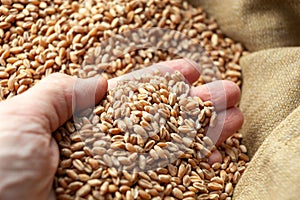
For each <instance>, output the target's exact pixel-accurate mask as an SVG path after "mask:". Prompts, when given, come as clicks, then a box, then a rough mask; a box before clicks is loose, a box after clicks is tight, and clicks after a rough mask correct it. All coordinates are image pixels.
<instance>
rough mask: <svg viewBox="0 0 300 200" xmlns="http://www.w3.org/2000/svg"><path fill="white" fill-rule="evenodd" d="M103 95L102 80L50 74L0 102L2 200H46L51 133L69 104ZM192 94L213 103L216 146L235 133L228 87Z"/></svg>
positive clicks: (192, 75)
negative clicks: (215, 114) (32, 85)
mask: <svg viewBox="0 0 300 200" xmlns="http://www.w3.org/2000/svg"><path fill="white" fill-rule="evenodd" d="M161 65H163V66H169V67H170V68H172V69H175V70H179V71H180V72H181V73H182V74H183V75H184V76H185V78H186V79H187V80H188V81H189V82H193V81H195V80H197V79H198V77H199V75H200V73H199V71H198V70H197V69H196V68H195V67H194V66H193V65H192V64H191V63H189V62H187V61H185V60H175V61H168V62H164V63H161ZM183 66H184V68H183ZM115 83H116V80H115V79H114V80H110V81H109V82H108V87H109V88H110V87H112V86H113V85H114V84H115ZM106 90H107V82H106V80H104V79H103V78H99V77H96V78H92V79H87V80H78V79H77V81H76V80H75V79H73V78H71V77H69V76H66V75H63V74H53V75H50V76H49V77H47V78H45V79H44V80H42V81H41V82H40V83H39V84H37V85H36V86H34V87H33V88H32V89H30V90H29V91H27V92H25V93H23V94H21V95H18V96H16V97H14V98H12V99H10V100H7V101H5V102H2V103H0V111H1V112H0V121H1V124H0V133H1V134H0V159H1V162H0V176H1V182H0V195H1V198H3V199H6V200H9V199H34V198H36V199H48V197H49V193H50V191H51V188H52V181H53V177H54V174H55V171H56V169H57V165H58V158H59V155H58V154H59V153H58V147H57V144H56V142H55V141H54V140H53V139H52V137H51V133H52V132H53V131H54V130H55V129H57V128H58V127H60V126H61V125H62V124H63V123H64V122H65V121H66V120H67V119H69V118H70V117H71V116H72V110H73V109H72V101H73V100H75V101H76V102H77V104H76V107H77V108H78V109H83V108H86V107H89V106H93V104H94V103H95V102H96V103H97V102H99V101H100V100H101V99H102V98H103V96H104V95H105V93H106ZM95 91H96V93H95ZM191 95H197V96H199V97H200V98H202V99H203V100H211V101H212V102H213V103H214V106H215V107H216V109H217V111H218V119H217V120H218V123H217V124H216V126H215V128H213V129H210V130H209V131H208V132H207V135H208V136H209V137H211V138H212V140H213V141H214V142H216V144H220V143H222V142H223V141H224V140H225V139H226V138H227V137H229V136H230V135H231V134H233V133H234V132H235V131H236V130H237V129H239V128H240V126H241V124H242V119H243V117H242V114H241V112H240V111H239V110H238V109H237V108H234V105H235V104H236V103H237V101H238V100H239V96H240V92H239V89H238V87H237V86H235V85H234V84H233V83H231V82H228V81H217V82H215V83H210V84H207V85H205V86H200V87H196V88H192V90H191ZM209 159H210V162H211V163H212V162H216V161H218V162H221V155H220V153H218V151H215V152H214V153H213V154H212V156H211V157H210V158H209ZM53 198H54V196H53Z"/></svg>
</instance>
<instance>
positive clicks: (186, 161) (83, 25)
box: [0, 0, 249, 200]
mask: <svg viewBox="0 0 300 200" xmlns="http://www.w3.org/2000/svg"><path fill="white" fill-rule="evenodd" d="M0 14H1V16H0V101H1V100H5V99H8V98H11V97H13V96H15V95H18V94H21V93H23V92H25V91H26V90H27V89H28V88H30V87H32V86H33V85H35V84H36V83H37V82H38V81H39V80H41V79H42V78H44V77H45V76H47V75H49V74H51V73H54V72H61V73H65V74H69V75H71V76H75V77H80V78H87V77H92V76H95V75H96V74H99V73H100V74H102V75H103V76H105V77H106V78H112V77H116V76H121V75H123V74H125V73H128V72H131V71H134V70H136V69H140V68H144V67H146V66H149V65H151V64H153V63H157V62H159V61H165V60H171V59H174V58H180V57H185V58H189V59H191V60H193V61H195V62H196V63H198V64H200V65H201V66H202V75H201V77H200V78H199V80H198V81H196V82H195V83H194V85H201V84H205V83H207V82H211V81H214V80H218V79H228V80H232V81H233V82H235V83H236V84H237V85H239V86H241V69H240V66H239V59H240V57H241V56H242V55H245V54H246V53H247V52H246V51H244V49H243V47H242V45H241V44H239V43H236V42H234V41H233V40H232V39H230V38H228V37H226V36H224V35H223V34H222V32H221V31H220V29H219V27H218V25H217V23H216V22H215V20H214V19H212V18H209V17H208V16H207V15H206V13H205V12H204V11H203V10H202V8H200V7H198V8H193V7H192V6H190V5H189V4H188V3H187V2H185V1H182V0H164V1H161V0H147V1H146V0H128V1H117V0H114V1H113V0H110V1H103V0H85V1H72V0H68V1H63V0H54V1H50V0H49V1H44V0H42V1H38V0H1V1H0ZM170 76H172V75H170ZM155 77H156V78H155ZM155 77H154V76H153V77H152V78H153V80H158V79H160V78H163V79H166V80H167V79H168V78H167V77H161V76H155ZM158 77H160V78H158ZM144 78H145V79H149V77H144ZM172 78H175V79H176V77H172ZM169 81H170V80H169ZM149 82H150V80H149ZM171 82H172V81H171ZM178 83H181V84H183V82H182V81H178ZM134 84H137V85H139V84H142V83H133V85H134ZM126 85H127V83H126ZM183 85H184V84H183ZM153 87H154V86H153ZM162 87H163V88H155V87H154V88H155V90H154V91H153V88H152V87H151V86H150V85H149V84H144V85H143V86H142V88H143V89H140V90H141V91H139V90H137V92H138V93H140V95H138V94H137V93H134V92H133V90H132V92H131V93H130V91H124V94H127V96H128V98H129V96H130V95H133V96H134V94H135V95H137V97H136V98H137V99H138V100H139V103H140V104H142V105H141V106H142V107H143V109H144V110H140V109H137V110H133V111H132V113H131V114H134V115H135V116H136V117H134V118H132V119H131V120H126V122H127V123H129V124H131V123H132V124H133V126H132V131H130V132H129V133H131V132H132V134H129V135H128V134H127V135H126V134H124V135H123V137H124V138H123V139H120V138H119V137H120V136H117V135H120V133H123V132H122V127H123V128H124V127H125V125H126V123H125V122H124V121H123V122H124V123H125V125H124V124H123V125H122V122H121V120H115V121H108V122H107V123H105V121H107V120H109V118H107V119H106V117H105V116H104V114H102V113H106V114H107V115H110V114H112V113H116V112H117V110H118V109H116V108H117V107H114V106H113V105H111V104H109V103H107V102H109V101H111V100H112V99H111V98H110V97H109V96H110V95H111V96H114V95H115V94H114V93H113V91H111V92H110V93H109V95H108V96H107V97H106V100H104V101H103V102H101V104H100V105H98V106H97V107H96V108H95V110H94V112H93V114H95V116H94V117H93V118H84V117H83V118H81V120H82V121H80V120H79V122H78V123H76V122H74V121H73V120H69V121H68V122H67V123H66V124H65V125H64V126H62V127H61V128H59V129H58V130H57V131H56V132H55V133H54V136H55V138H56V139H57V141H58V144H59V148H60V153H61V160H60V164H59V167H58V170H57V174H56V177H55V181H54V189H55V191H56V194H57V198H58V199H59V200H69V199H78V200H80V199H89V200H92V199H155V198H156V199H186V200H187V199H231V196H232V193H233V189H234V186H235V184H236V183H237V181H238V180H239V178H240V176H241V174H242V173H243V172H244V170H245V169H246V166H247V162H248V161H249V158H248V157H247V155H246V154H247V149H246V147H245V146H244V145H242V144H241V141H242V136H241V135H240V134H239V133H236V134H234V135H233V136H232V137H230V138H229V139H227V140H226V141H225V142H224V143H223V144H222V145H221V146H219V147H217V148H218V149H219V150H220V152H221V153H222V156H223V161H222V163H216V164H214V165H213V166H210V165H209V164H208V163H207V160H206V159H207V158H206V156H208V155H209V154H210V151H211V150H213V149H214V148H216V147H214V146H213V145H212V144H211V141H210V140H209V138H207V137H205V136H204V135H203V132H201V131H203V130H202V129H201V128H199V127H198V128H195V127H194V130H192V131H189V133H190V134H191V135H190V136H189V137H188V138H182V137H181V136H180V134H172V133H180V131H186V129H187V127H183V128H182V126H191V125H193V124H194V122H195V119H193V120H192V121H190V122H189V121H188V120H187V119H186V118H185V119H180V118H176V117H174V116H173V118H172V117H167V118H168V119H166V117H162V116H165V115H166V116H169V115H168V114H166V113H165V112H164V111H163V110H164V109H167V110H168V109H169V111H170V106H172V107H174V106H175V104H176V103H177V104H178V107H179V108H178V109H181V108H180V106H179V104H180V102H181V101H197V103H196V104H197V105H198V106H199V107H197V108H198V109H199V110H200V111H201V110H205V111H206V112H205V113H206V114H207V116H206V115H205V117H204V118H205V120H204V121H205V122H204V121H202V122H201V123H203V124H201V126H205V125H208V126H209V122H210V120H211V118H210V114H211V115H212V114H213V113H214V110H213V106H212V105H211V103H210V102H201V100H199V99H198V100H195V99H193V98H191V97H185V98H183V99H180V98H179V97H180V96H181V95H176V92H174V91H173V92H170V88H166V87H165V88H164V86H162ZM126 88H130V87H129V86H128V87H127V86H126V87H125V88H123V89H125V90H127V89H126ZM149 88H152V89H149ZM161 90H162V91H161ZM126 92H127V93H126ZM157 92H158V93H159V94H162V95H160V96H158V95H154V96H155V97H156V96H157V102H159V101H158V100H159V99H160V101H161V102H163V103H165V104H166V105H165V106H162V107H160V106H158V107H155V106H154V104H155V102H154V100H153V102H152V103H151V105H149V103H150V102H151V101H149V99H147V95H150V94H151V95H153V94H157ZM160 92H161V93H160ZM167 94H168V95H167ZM170 95H171V97H170ZM174 95H175V96H176V97H177V98H176V101H175V100H174V99H173V98H174V97H172V96H174ZM123 96H124V95H123ZM125 96H126V95H125ZM182 97H183V96H182ZM125 100H128V99H127V98H125V97H123V99H122V98H121V99H120V101H125ZM131 100H132V99H131ZM105 101H107V102H105ZM157 102H156V103H157ZM174 102H175V103H174ZM173 103H174V105H173ZM129 104H130V103H129ZM105 105H106V106H105ZM115 106H116V105H115ZM136 106H137V105H136ZM147 106H148V107H147ZM151 106H154V107H155V108H154V109H157V113H159V114H157V115H156V117H155V114H154V119H155V120H156V121H155V120H154V121H155V122H154V124H155V125H153V124H151V123H150V125H151V126H152V125H153V126H158V128H157V130H159V133H160V132H162V133H163V136H162V137H163V138H165V139H164V140H162V141H159V139H158V138H155V137H157V136H154V135H155V134H154V135H153V137H154V138H152V140H150V139H148V140H145V141H144V139H143V137H142V136H143V134H145V133H144V132H143V130H142V129H141V126H138V124H136V123H142V124H144V126H147V123H148V124H149V121H147V118H148V117H149V116H150V115H148V114H149V113H150V114H151V113H152V112H153V111H151V109H150V107H151ZM138 107H139V106H137V107H136V108H138ZM147 109H149V110H147ZM183 109H184V108H183ZM159 110H160V111H159ZM146 111H147V112H146ZM202 112H204V111H202ZM147 113H148V114H147ZM131 114H130V115H131ZM169 114H170V113H169ZM198 114H199V113H198ZM125 115H126V114H125ZM202 115H203V114H202ZM157 116H159V117H157ZM170 116H172V114H170ZM203 116H204V115H203ZM198 117H199V116H198ZM158 118H160V119H161V120H165V123H166V124H168V125H166V126H159V125H160V123H159V120H158ZM174 118H175V119H176V120H175V119H174ZM124 119H125V117H124ZM126 119H127V118H126ZM128 119H130V118H128ZM157 120H158V121H157ZM178 120H179V121H178ZM175 121H176V122H175ZM196 121H197V120H196ZM198 121H199V120H198ZM99 122H101V123H99ZM174 123H175V124H176V123H177V124H176V126H173V124H174ZM95 124H96V125H97V124H100V125H98V126H96V127H97V128H95ZM109 124H110V125H109ZM110 126H112V127H110ZM144 126H143V127H144ZM93 127H94V130H93ZM105 127H106V128H105ZM126 127H127V125H126ZM196 127H197V126H196ZM173 128H174V129H175V131H174V129H173ZM106 129H107V130H106ZM171 129H172V131H171V132H170V130H171ZM176 129H177V132H176ZM178 129H179V130H178ZM91 130H92V131H91ZM146 130H147V129H146ZM97 131H98V132H97ZM79 132H80V133H81V134H79ZM167 132H169V133H170V134H169V135H168V134H167ZM195 132H196V136H197V137H199V139H198V140H195V137H196V136H194V133H195ZM137 133H140V134H137ZM103 134H104V135H103ZM114 134H116V137H115V138H114V139H113V136H112V137H111V135H114ZM149 134H150V133H149V132H148V130H147V131H146V135H148V136H149ZM197 134H199V135H197ZM109 135H110V137H109ZM138 135H140V136H138ZM150 135H151V134H150ZM151 136H152V135H151ZM179 136H180V138H179ZM193 136H194V138H193ZM97 137H99V138H101V140H96V141H98V142H96V141H93V138H97ZM102 137H103V138H102ZM105 137H107V138H106V139H105ZM166 137H169V139H166ZM149 138H151V137H149ZM121 140H123V142H120V141H121ZM169 140H170V141H172V142H170V141H169ZM99 141H103V142H99ZM174 141H177V143H178V145H179V144H183V145H184V146H185V147H184V148H185V150H184V151H182V153H183V154H181V152H180V151H179V150H180V148H179V147H180V146H181V145H179V147H178V145H173V146H172V144H177V143H176V142H174ZM180 141H182V143H180ZM105 142H109V143H110V145H112V146H110V148H106V146H105ZM95 143H96V145H95ZM103 145H104V146H103ZM136 145H137V146H139V147H137V146H136ZM94 146H95V147H94ZM93 147H94V148H93ZM102 147H105V148H102ZM113 147H114V148H117V149H119V148H121V149H123V150H124V151H122V152H118V153H117V154H119V156H120V157H115V158H114V159H112V157H111V156H114V153H113V152H114V150H113V149H114V148H113ZM136 147H137V148H136ZM190 147H195V148H196V147H197V148H198V151H199V152H201V153H199V154H197V151H196V150H197V148H196V150H195V148H193V149H190ZM141 148H142V149H141ZM177 148H179V150H178V151H177ZM107 149H111V150H110V151H109V153H106V152H104V150H107ZM172 149H173V150H175V151H176V152H177V153H174V154H173V153H170V151H172ZM125 150H126V151H125ZM116 151H117V150H116ZM132 151H133V152H132ZM135 151H137V152H135ZM140 151H149V154H145V152H144V154H143V155H142V154H135V153H138V152H140ZM128 152H130V155H128V154H126V153H128ZM195 152H196V153H195ZM115 154H116V153H115ZM97 155H98V156H97ZM166 157H167V158H168V162H166V161H164V159H166ZM156 158H157V159H156ZM151 159H152V160H153V159H156V160H155V161H152V160H151ZM132 160H134V161H136V162H132ZM140 160H142V161H140ZM157 160H160V161H157ZM118 162H119V165H118ZM128 163H129V164H128ZM132 163H135V164H132ZM145 163H146V165H145ZM151 163H152V164H151ZM166 163H167V164H166ZM156 165H157V166H156ZM122 167H123V168H122Z"/></svg>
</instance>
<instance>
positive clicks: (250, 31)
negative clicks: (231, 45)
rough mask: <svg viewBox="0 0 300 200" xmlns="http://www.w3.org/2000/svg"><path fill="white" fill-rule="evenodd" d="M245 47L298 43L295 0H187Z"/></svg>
mask: <svg viewBox="0 0 300 200" xmlns="http://www.w3.org/2000/svg"><path fill="white" fill-rule="evenodd" d="M190 2H191V3H192V4H194V5H201V6H202V7H203V8H204V9H205V11H206V12H208V13H209V14H210V15H211V16H213V17H214V18H215V19H217V21H218V24H219V25H220V27H221V29H222V31H223V32H224V33H226V35H228V36H229V37H231V38H233V39H234V40H236V41H240V42H242V43H243V44H244V45H245V46H246V47H247V49H248V50H250V51H254V50H260V49H268V48H274V47H283V46H300V20H299V19H300V2H299V1H298V0H190Z"/></svg>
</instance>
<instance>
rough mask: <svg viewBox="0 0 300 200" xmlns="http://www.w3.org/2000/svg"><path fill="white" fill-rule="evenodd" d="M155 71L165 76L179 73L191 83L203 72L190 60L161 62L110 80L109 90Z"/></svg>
mask: <svg viewBox="0 0 300 200" xmlns="http://www.w3.org/2000/svg"><path fill="white" fill-rule="evenodd" d="M155 70H159V71H160V72H161V73H162V74H165V73H167V72H169V73H173V72H174V71H179V72H180V73H182V75H183V76H184V77H185V78H186V80H187V81H188V82H189V83H193V82H195V81H196V80H197V79H198V78H199V76H200V72H201V71H200V67H199V66H197V64H196V63H194V62H193V61H190V60H188V59H177V60H172V61H166V62H160V63H158V64H155V65H153V66H151V67H147V68H145V69H141V70H137V71H134V72H131V73H129V74H126V75H124V76H121V77H116V78H113V79H110V80H108V89H109V90H110V89H112V88H114V87H116V86H117V83H118V81H119V80H129V79H134V77H135V76H140V75H142V74H149V73H153V72H154V71H155Z"/></svg>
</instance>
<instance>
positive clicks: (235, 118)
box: [206, 107, 244, 146]
mask: <svg viewBox="0 0 300 200" xmlns="http://www.w3.org/2000/svg"><path fill="white" fill-rule="evenodd" d="M243 120H244V118H243V115H242V112H241V111H240V110H239V109H238V108H235V107H233V108H230V109H228V110H224V111H222V112H220V113H218V116H217V119H216V125H215V126H214V127H209V128H208V129H207V133H206V135H207V136H208V137H209V138H210V139H211V140H212V141H213V142H214V144H215V145H217V146H218V145H220V144H221V143H222V142H224V141H225V140H226V139H227V138H228V137H230V136H231V135H232V134H233V133H235V132H236V131H238V130H239V129H240V128H241V126H242V124H243Z"/></svg>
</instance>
